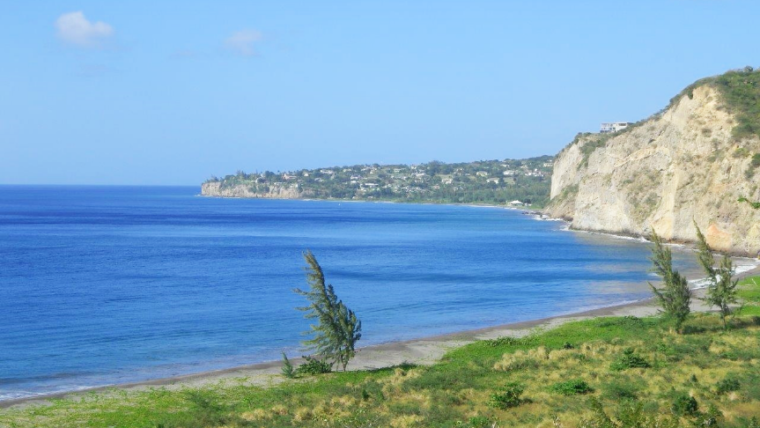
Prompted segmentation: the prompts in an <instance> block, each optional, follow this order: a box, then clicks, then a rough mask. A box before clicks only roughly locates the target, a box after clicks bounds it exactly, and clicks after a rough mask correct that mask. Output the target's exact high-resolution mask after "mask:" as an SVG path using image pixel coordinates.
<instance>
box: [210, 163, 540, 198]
mask: <svg viewBox="0 0 760 428" xmlns="http://www.w3.org/2000/svg"><path fill="white" fill-rule="evenodd" d="M553 161H554V158H553V157H552V156H541V157H536V158H530V159H521V160H518V159H504V160H488V161H476V162H468V163H443V162H435V161H434V162H429V163H424V164H418V165H378V164H374V165H355V166H345V167H333V168H320V169H313V170H306V169H304V170H299V171H287V172H277V173H275V172H271V171H266V172H254V173H245V172H243V171H239V172H238V173H237V174H235V175H228V176H226V177H224V178H217V177H212V178H211V179H210V180H208V181H207V183H220V186H219V189H221V190H224V189H227V190H228V191H229V190H230V189H233V190H234V189H238V190H239V192H238V196H241V197H246V196H247V197H276V196H272V195H289V196H288V197H298V198H315V199H346V200H385V201H406V202H439V203H481V204H499V205H513V206H543V205H544V204H546V203H547V202H548V199H549V186H550V182H551V173H552V168H553ZM212 196H213V195H212Z"/></svg>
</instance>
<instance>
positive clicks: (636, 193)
mask: <svg viewBox="0 0 760 428" xmlns="http://www.w3.org/2000/svg"><path fill="white" fill-rule="evenodd" d="M758 125H760V73H758V72H756V71H753V70H752V69H750V68H748V69H745V70H743V71H734V72H729V73H726V74H724V75H722V76H717V77H714V78H708V79H703V80H701V81H698V82H696V83H695V84H693V85H691V86H690V87H688V88H686V89H685V90H684V91H683V92H682V93H681V94H680V95H678V96H677V97H675V98H674V99H673V100H671V104H670V105H669V106H668V107H667V108H666V109H665V110H663V111H662V112H660V113H658V114H656V115H654V116H652V117H651V118H649V119H647V120H645V121H642V122H639V123H637V124H634V125H633V126H630V127H629V128H627V129H625V130H622V131H619V132H616V133H613V134H579V135H578V136H577V137H576V139H575V140H574V141H573V142H572V143H570V144H569V145H568V146H567V147H565V148H564V149H563V150H562V151H561V152H560V153H559V154H558V155H557V158H556V160H555V163H554V171H553V174H552V183H551V201H550V203H549V205H548V207H547V209H546V214H548V215H549V216H552V217H556V218H565V219H567V220H569V221H571V222H572V223H571V227H572V228H574V229H580V230H589V231H600V232H611V233H620V234H632V235H648V234H650V233H651V231H652V230H654V231H656V232H657V233H658V234H659V235H661V236H662V237H663V238H665V239H667V240H671V241H681V242H692V241H694V240H695V239H696V234H695V228H694V224H693V222H694V221H696V223H697V224H698V225H699V227H700V228H701V229H702V231H703V232H704V233H705V235H706V237H707V241H708V243H709V244H710V245H711V246H712V247H714V248H716V249H718V250H721V251H728V252H731V253H735V254H745V255H752V256H754V255H756V254H757V253H758V251H759V250H760V209H756V208H754V207H753V205H752V204H751V203H746V202H740V201H739V200H740V198H747V199H748V200H749V201H758V200H760V191H759V190H758V183H760V168H759V167H760V137H759V135H760V126H758ZM756 169H757V170H758V171H757V173H756V171H755V170H756Z"/></svg>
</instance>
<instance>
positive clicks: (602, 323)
mask: <svg viewBox="0 0 760 428" xmlns="http://www.w3.org/2000/svg"><path fill="white" fill-rule="evenodd" d="M741 296H742V298H744V299H745V300H747V302H748V305H747V306H745V308H744V310H745V311H746V310H747V309H748V308H752V307H757V306H753V305H752V304H757V303H758V302H760V277H755V278H749V279H745V280H744V281H742V286H741ZM686 327H687V328H686V331H687V332H688V333H687V334H682V335H678V334H675V333H673V332H672V328H671V326H670V325H668V324H666V323H664V322H663V321H662V320H661V319H659V318H654V317H653V318H634V317H616V318H597V319H591V320H585V321H578V322H573V323H568V324H564V325H562V326H560V327H557V328H554V329H551V330H548V331H543V332H541V331H538V332H535V333H534V334H532V335H530V336H528V337H526V338H521V339H513V338H502V339H496V340H487V341H479V342H475V343H472V344H470V345H466V346H463V347H461V348H457V349H454V350H452V351H451V352H449V353H448V354H447V355H446V356H445V357H444V358H443V359H442V360H441V361H440V362H438V363H437V364H435V365H433V366H429V367H419V366H415V365H409V364H407V365H401V366H396V367H390V368H385V369H380V370H369V371H355V372H347V373H343V372H340V373H329V374H323V375H318V376H313V377H307V378H303V379H296V380H285V381H284V382H282V383H280V384H278V385H273V386H269V387H258V386H250V385H247V384H245V383H244V382H243V381H242V380H241V382H239V383H231V384H218V385H208V386H203V387H199V388H189V387H188V388H184V389H182V390H171V391H170V390H166V389H162V388H155V389H152V390H149V391H143V392H124V391H112V392H109V393H99V394H90V395H84V396H79V397H76V398H70V399H63V400H55V401H54V402H53V403H52V405H50V406H32V407H27V408H22V409H6V410H2V411H0V426H4V427H17V428H22V427H48V426H49V427H82V426H86V427H94V428H99V427H145V428H158V427H163V428H170V427H171V428H178V427H183V428H194V427H392V428H404V427H493V426H496V427H513V426H514V427H522V426H525V427H528V426H529V427H556V426H562V427H625V426H654V425H655V424H658V426H670V427H675V426H682V427H689V426H696V425H698V424H701V425H699V426H722V427H749V426H752V425H751V423H752V422H751V421H752V418H753V417H755V418H760V318H757V317H753V316H751V315H750V314H745V313H743V314H742V316H740V317H739V318H737V319H736V320H734V323H733V328H732V329H731V330H729V331H727V332H723V331H722V329H721V324H720V320H719V319H718V317H717V316H715V315H713V314H695V315H694V316H693V317H692V318H691V319H690V320H689V321H688V322H687V326H686ZM616 365H617V366H616ZM621 365H622V367H618V366H621ZM636 421H638V422H636ZM642 421H643V422H642ZM711 421H712V422H711ZM636 424H638V425H636ZM755 426H758V425H755Z"/></svg>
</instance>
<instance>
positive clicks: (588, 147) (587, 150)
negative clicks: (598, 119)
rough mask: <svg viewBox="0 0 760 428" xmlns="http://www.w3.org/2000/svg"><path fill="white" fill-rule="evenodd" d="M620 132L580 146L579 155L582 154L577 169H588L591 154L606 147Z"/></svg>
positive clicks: (603, 135)
mask: <svg viewBox="0 0 760 428" xmlns="http://www.w3.org/2000/svg"><path fill="white" fill-rule="evenodd" d="M621 132H622V131H618V132H616V133H611V134H602V135H600V136H599V137H597V138H595V139H593V140H590V141H587V142H586V143H585V144H583V145H582V146H581V154H583V158H582V159H581V161H580V163H578V169H581V168H586V167H588V161H589V158H590V157H591V154H592V153H594V152H595V151H596V150H597V149H600V148H602V147H604V146H606V145H607V141H608V140H609V139H610V138H612V137H613V136H615V135H618V134H619V133H621Z"/></svg>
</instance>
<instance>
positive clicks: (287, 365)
mask: <svg viewBox="0 0 760 428" xmlns="http://www.w3.org/2000/svg"><path fill="white" fill-rule="evenodd" d="M282 375H283V376H285V377H286V378H288V379H293V378H294V377H296V369H295V367H293V364H292V363H291V362H290V360H289V359H288V356H287V355H285V353H284V352H283V353H282Z"/></svg>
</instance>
